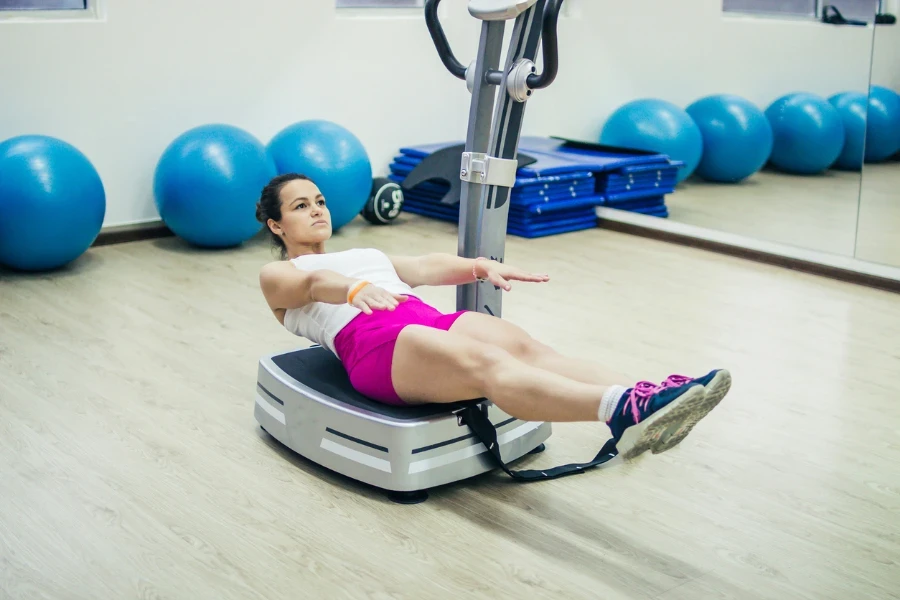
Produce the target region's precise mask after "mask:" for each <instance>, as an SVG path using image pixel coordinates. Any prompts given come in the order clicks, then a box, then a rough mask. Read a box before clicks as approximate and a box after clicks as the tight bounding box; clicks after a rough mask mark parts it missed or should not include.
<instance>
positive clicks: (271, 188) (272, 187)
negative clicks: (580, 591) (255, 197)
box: [256, 173, 309, 260]
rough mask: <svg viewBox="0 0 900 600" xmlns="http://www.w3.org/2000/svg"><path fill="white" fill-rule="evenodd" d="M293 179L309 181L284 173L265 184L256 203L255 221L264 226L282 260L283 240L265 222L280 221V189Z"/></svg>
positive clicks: (284, 254) (283, 254)
mask: <svg viewBox="0 0 900 600" xmlns="http://www.w3.org/2000/svg"><path fill="white" fill-rule="evenodd" d="M295 179H305V180H309V177H307V176H306V175H301V174H300V173H285V174H284V175H278V176H277V177H274V178H273V179H272V180H271V181H270V182H269V183H267V184H266V187H264V188H263V191H262V194H261V195H260V197H259V202H257V203H256V220H257V221H259V222H260V223H262V224H263V225H265V227H266V229H267V230H268V231H269V235H270V236H271V237H272V245H273V246H274V247H275V249H276V250H278V251H279V253H280V254H281V258H282V260H284V259H286V258H287V247H285V245H284V240H282V239H281V238H280V237H278V235H276V234H275V232H274V231H272V230H271V229H269V226H268V225H267V224H266V221H268V220H269V219H272V220H274V221H280V220H281V188H283V187H284V184H286V183H287V182H289V181H294V180H295Z"/></svg>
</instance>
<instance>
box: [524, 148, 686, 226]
mask: <svg viewBox="0 0 900 600" xmlns="http://www.w3.org/2000/svg"><path fill="white" fill-rule="evenodd" d="M519 148H520V149H521V150H522V152H526V153H528V154H531V155H534V154H535V153H536V152H547V153H552V154H553V155H554V156H557V157H559V158H562V159H565V160H569V161H573V162H575V163H577V164H581V165H583V166H588V167H589V168H590V169H591V172H592V174H593V175H594V179H595V183H596V188H595V190H596V191H595V193H596V195H597V196H598V197H599V198H600V201H599V202H598V203H597V204H598V206H608V207H610V208H616V209H619V210H627V211H631V212H638V213H642V214H646V215H652V216H656V217H664V218H665V217H668V216H669V211H668V209H667V208H666V203H665V197H666V195H667V194H671V193H672V192H674V191H675V185H676V183H677V177H678V169H679V168H681V167H682V166H684V163H683V162H680V161H673V160H671V159H669V157H668V156H666V155H664V154H653V153H649V152H641V151H635V150H628V149H623V148H609V147H604V146H599V145H595V144H587V143H579V142H571V141H568V140H563V139H559V138H533V137H526V138H523V139H522V141H521V143H520V144H519ZM526 148H528V150H526Z"/></svg>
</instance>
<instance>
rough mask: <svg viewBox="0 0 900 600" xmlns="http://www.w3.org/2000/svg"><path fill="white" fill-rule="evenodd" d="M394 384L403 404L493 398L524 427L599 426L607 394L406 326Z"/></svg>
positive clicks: (485, 347) (484, 348) (494, 351)
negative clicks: (532, 423)
mask: <svg viewBox="0 0 900 600" xmlns="http://www.w3.org/2000/svg"><path fill="white" fill-rule="evenodd" d="M391 379H392V381H393V384H394V389H395V390H396V392H397V395H398V396H400V397H401V398H402V399H403V400H404V401H405V402H409V403H428V402H439V403H447V402H457V401H459V400H468V399H476V398H490V399H491V401H492V402H493V403H494V404H496V405H497V406H499V407H500V408H501V409H503V410H504V411H506V412H507V413H509V414H510V415H512V416H514V417H518V418H520V419H523V420H526V421H597V420H599V408H600V400H601V399H602V398H603V394H604V392H606V391H607V387H606V386H601V385H595V384H587V383H582V382H579V381H574V380H572V379H569V378H567V377H564V376H562V375H559V374H557V373H553V372H551V371H546V370H544V369H539V368H536V367H534V366H531V365H528V364H526V363H524V362H522V361H520V360H519V359H517V358H515V357H514V356H513V355H511V354H510V353H509V352H507V351H506V350H504V349H502V348H500V347H497V346H494V345H491V344H485V343H483V342H480V341H477V340H474V339H471V338H469V337H467V336H464V335H459V334H457V333H453V332H452V331H443V330H440V329H435V328H432V327H426V326H421V325H408V326H407V327H405V328H404V329H403V331H402V332H401V333H400V335H399V336H398V338H397V344H396V346H395V347H394V354H393V361H392V365H391Z"/></svg>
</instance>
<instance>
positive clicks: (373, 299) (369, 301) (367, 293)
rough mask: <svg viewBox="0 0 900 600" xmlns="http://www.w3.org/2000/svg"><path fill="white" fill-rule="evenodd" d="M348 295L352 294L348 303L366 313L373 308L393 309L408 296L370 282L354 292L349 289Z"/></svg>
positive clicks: (373, 309) (368, 313) (370, 312)
mask: <svg viewBox="0 0 900 600" xmlns="http://www.w3.org/2000/svg"><path fill="white" fill-rule="evenodd" d="M349 295H352V299H350V302H349V304H350V305H351V306H355V307H356V308H358V309H359V310H361V311H363V312H364V313H366V314H367V315H371V314H372V311H375V310H394V309H395V308H397V306H399V305H400V303H401V302H406V300H407V298H408V296H403V295H401V294H394V293H392V292H389V291H387V290H385V289H384V288H380V287H378V286H377V285H374V284H372V283H367V284H366V285H365V286H363V287H362V289H360V290H358V291H356V292H355V293H353V291H352V290H351V292H350V294H349Z"/></svg>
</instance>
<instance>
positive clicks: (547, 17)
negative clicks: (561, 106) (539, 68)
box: [527, 0, 563, 90]
mask: <svg viewBox="0 0 900 600" xmlns="http://www.w3.org/2000/svg"><path fill="white" fill-rule="evenodd" d="M562 3H563V0H547V4H546V6H545V7H544V18H543V25H542V27H541V49H542V50H543V54H544V70H543V72H542V73H541V74H540V75H535V74H531V75H529V76H528V80H527V83H528V87H529V88H531V89H533V90H539V89H541V88H545V87H547V86H548V85H550V84H551V83H553V80H554V79H556V74H557V72H559V41H558V38H557V35H556V24H557V22H558V21H559V11H560V10H562Z"/></svg>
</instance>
